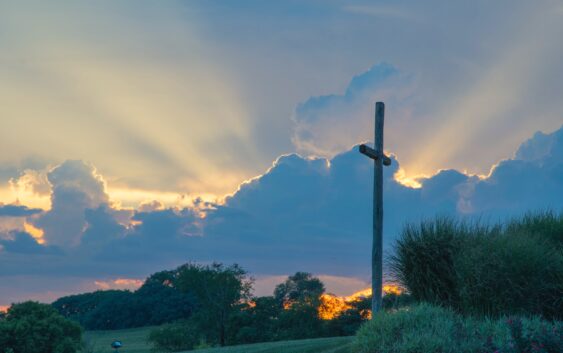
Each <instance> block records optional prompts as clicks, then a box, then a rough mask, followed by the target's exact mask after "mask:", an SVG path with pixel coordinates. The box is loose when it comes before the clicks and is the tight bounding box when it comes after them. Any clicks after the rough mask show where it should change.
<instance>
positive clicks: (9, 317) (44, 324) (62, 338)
mask: <svg viewBox="0 0 563 353" xmlns="http://www.w3.org/2000/svg"><path fill="white" fill-rule="evenodd" d="M81 343H82V329H81V327H80V326H79V325H78V324H76V323H74V322H72V321H70V320H68V319H66V318H64V317H63V316H62V315H60V314H59V313H57V311H56V310H55V309H54V308H52V307H51V306H50V305H47V304H40V303H37V302H31V301H29V302H24V303H20V304H14V305H12V306H11V307H10V308H9V309H8V313H7V314H6V317H5V319H3V320H0V348H1V349H2V351H1V352H2V353H5V352H13V353H74V352H76V351H77V350H78V349H80V347H81Z"/></svg>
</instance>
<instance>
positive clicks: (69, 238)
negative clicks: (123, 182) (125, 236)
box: [33, 160, 109, 247]
mask: <svg viewBox="0 0 563 353" xmlns="http://www.w3.org/2000/svg"><path fill="white" fill-rule="evenodd" d="M47 178H48V180H49V183H50V184H51V187H52V195H51V209H50V210H49V211H48V212H45V213H44V214H42V215H41V216H40V217H38V218H37V219H36V220H34V222H33V223H34V225H35V226H37V227H39V228H41V229H43V230H44V232H45V240H46V242H47V244H53V245H59V246H63V247H69V246H76V245H78V244H79V243H80V238H81V235H82V232H83V230H84V227H85V225H86V220H85V211H86V209H94V208H97V207H99V206H100V205H102V204H106V203H108V202H109V197H108V195H107V193H106V192H105V184H104V181H103V179H102V177H101V176H100V175H98V174H97V172H96V170H95V168H94V167H93V166H92V165H89V164H87V163H85V162H82V161H79V160H69V161H65V162H64V163H62V164H61V165H59V166H57V167H55V168H54V169H53V170H51V171H50V172H49V173H48V174H47Z"/></svg>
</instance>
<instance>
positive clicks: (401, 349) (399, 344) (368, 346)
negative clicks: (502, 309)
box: [355, 304, 486, 353]
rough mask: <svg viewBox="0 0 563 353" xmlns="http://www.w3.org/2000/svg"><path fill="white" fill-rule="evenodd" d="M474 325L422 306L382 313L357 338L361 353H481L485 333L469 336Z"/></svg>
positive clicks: (446, 312) (449, 314) (434, 308)
mask: <svg viewBox="0 0 563 353" xmlns="http://www.w3.org/2000/svg"><path fill="white" fill-rule="evenodd" d="M472 326H473V325H471V322H464V321H463V320H462V319H461V318H460V317H459V316H457V315H456V314H454V313H453V312H452V311H451V310H449V309H445V308H441V307H436V306H431V305H429V304H420V305H417V306H413V307H411V308H405V309H401V310H398V311H394V312H391V311H389V312H381V313H379V314H378V315H377V316H376V317H375V318H373V319H372V320H371V321H369V322H367V323H366V324H364V325H363V326H362V327H361V328H360V329H359V330H358V333H357V335H356V341H355V348H356V350H357V351H358V352H361V353H380V352H381V353H383V352H393V353H410V352H413V353H414V352H424V353H433V352H437V353H438V352H440V353H441V352H452V353H454V352H455V353H457V352H464V353H465V352H468V353H469V352H471V353H474V352H480V351H481V350H482V349H483V348H484V343H483V342H484V340H483V337H486V336H485V335H486V333H483V334H482V335H483V336H481V335H480V334H475V335H473V336H471V335H470V332H471V331H472V330H471V329H472V328H473V327H472Z"/></svg>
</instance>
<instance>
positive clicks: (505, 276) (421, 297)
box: [391, 212, 563, 319]
mask: <svg viewBox="0 0 563 353" xmlns="http://www.w3.org/2000/svg"><path fill="white" fill-rule="evenodd" d="M562 230H563V217H562V216H556V215H555V214H553V213H550V212H541V213H537V214H527V215H526V216H524V217H521V218H516V219H514V220H512V221H510V222H508V223H507V224H506V225H504V226H502V225H496V226H492V227H489V226H483V225H480V224H478V223H473V224H469V223H466V222H460V221H455V220H453V219H451V218H436V219H435V220H433V221H425V222H422V223H421V224H420V225H413V224H410V225H407V226H406V227H405V228H404V229H403V231H402V234H401V235H400V238H399V240H398V241H397V244H396V252H395V255H394V256H393V257H392V258H391V268H392V271H393V273H394V275H395V276H396V279H397V280H398V281H399V282H401V283H402V285H403V286H405V287H406V288H407V289H408V291H409V292H410V294H411V295H412V296H413V298H414V299H415V300H417V301H425V302H430V303H434V304H439V305H444V306H449V307H452V308H455V309H456V310H458V311H460V312H463V313H466V314H481V315H494V316H500V315H509V314H530V315H543V316H544V317H546V318H551V319H553V318H561V316H562V315H563V300H561V298H560V297H561V296H560V293H562V292H563V252H562V251H561V249H562V247H561V244H562V243H563V240H562V238H563V232H562Z"/></svg>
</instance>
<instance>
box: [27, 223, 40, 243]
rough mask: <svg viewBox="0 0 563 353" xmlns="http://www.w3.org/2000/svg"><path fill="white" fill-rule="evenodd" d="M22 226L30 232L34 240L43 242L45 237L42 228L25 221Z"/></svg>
mask: <svg viewBox="0 0 563 353" xmlns="http://www.w3.org/2000/svg"><path fill="white" fill-rule="evenodd" d="M23 227H24V230H25V231H26V232H28V233H29V234H31V236H32V237H33V238H34V239H35V241H37V242H38V243H39V244H45V238H44V237H43V235H44V232H43V230H42V229H40V228H36V227H34V226H33V224H30V223H27V222H25V223H24V225H23Z"/></svg>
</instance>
